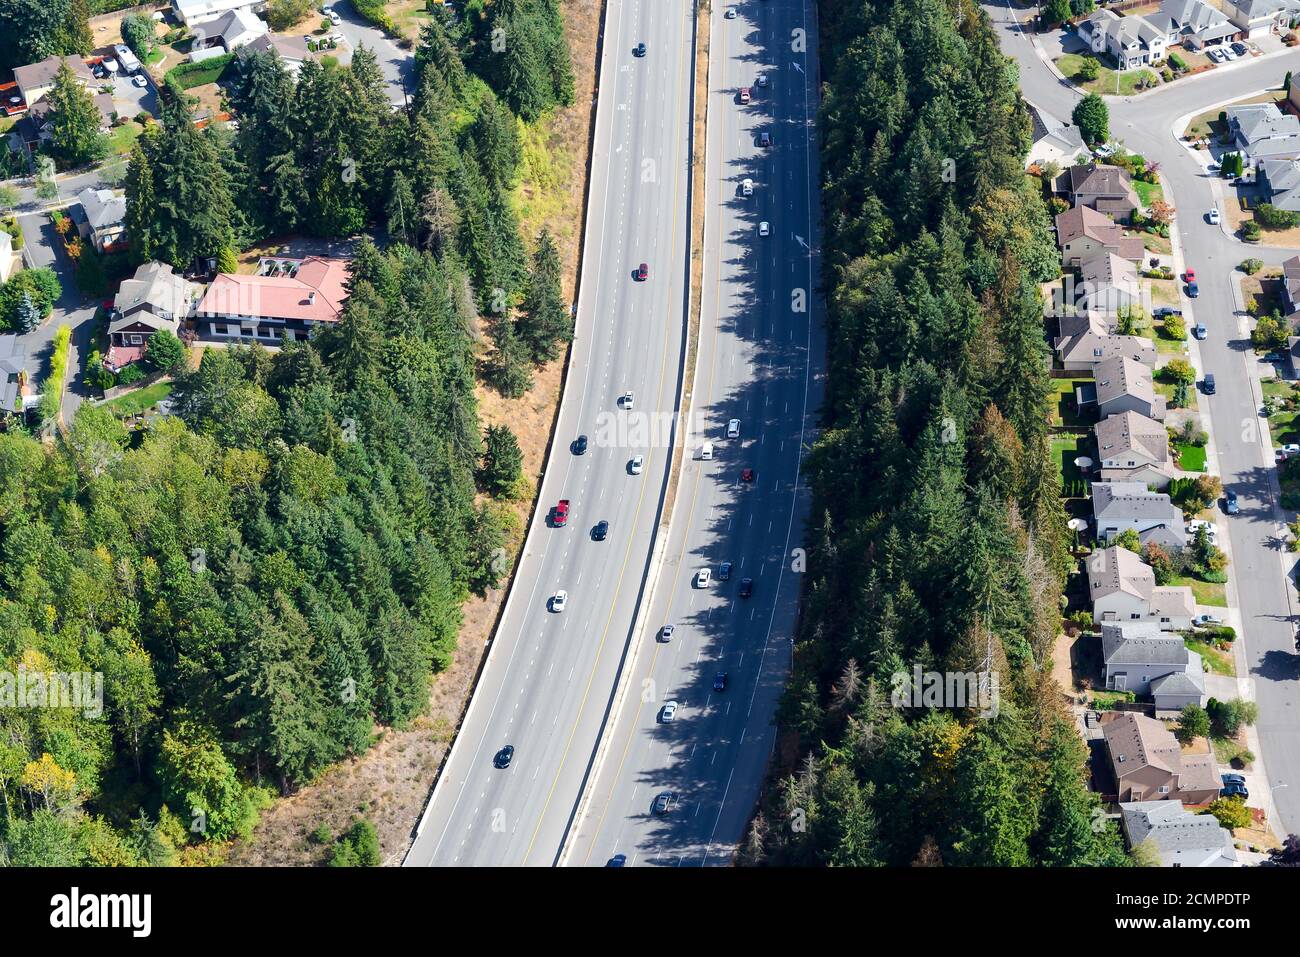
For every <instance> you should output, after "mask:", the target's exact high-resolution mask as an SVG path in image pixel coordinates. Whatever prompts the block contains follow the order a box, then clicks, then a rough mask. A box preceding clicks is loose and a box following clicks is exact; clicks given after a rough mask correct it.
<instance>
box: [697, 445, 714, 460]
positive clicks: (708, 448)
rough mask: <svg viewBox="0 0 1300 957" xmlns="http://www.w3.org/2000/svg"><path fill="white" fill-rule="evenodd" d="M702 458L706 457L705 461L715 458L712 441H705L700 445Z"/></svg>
mask: <svg viewBox="0 0 1300 957" xmlns="http://www.w3.org/2000/svg"><path fill="white" fill-rule="evenodd" d="M700 458H701V459H704V460H705V461H707V460H709V459H711V458H713V443H712V442H705V443H704V444H703V445H701V446H700Z"/></svg>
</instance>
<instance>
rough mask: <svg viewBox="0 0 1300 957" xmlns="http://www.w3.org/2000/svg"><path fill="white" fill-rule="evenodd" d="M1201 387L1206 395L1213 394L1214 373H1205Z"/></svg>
mask: <svg viewBox="0 0 1300 957" xmlns="http://www.w3.org/2000/svg"><path fill="white" fill-rule="evenodd" d="M1201 388H1202V389H1203V390H1205V394H1206V395H1214V389H1215V385H1214V373H1213V372H1207V373H1205V378H1204V379H1202V380H1201Z"/></svg>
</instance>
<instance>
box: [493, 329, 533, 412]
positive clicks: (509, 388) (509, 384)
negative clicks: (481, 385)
mask: <svg viewBox="0 0 1300 957" xmlns="http://www.w3.org/2000/svg"><path fill="white" fill-rule="evenodd" d="M488 335H489V336H490V337H491V338H492V345H493V347H494V348H493V352H492V357H491V359H490V360H489V361H488V375H489V377H490V379H491V380H492V383H493V384H494V385H495V386H496V388H497V391H498V392H500V393H501V394H502V395H504V396H505V397H506V398H508V399H517V398H519V397H520V396H521V395H523V394H524V393H525V392H527V391H528V390H529V389H531V388H532V387H533V374H532V372H531V371H530V369H529V368H528V348H527V347H526V346H525V345H524V344H523V343H522V342H520V341H519V339H518V337H517V336H516V334H515V323H514V320H513V319H511V318H510V316H509V314H508V313H504V312H502V313H497V314H495V315H494V316H493V318H492V324H491V328H490V330H489V333H488Z"/></svg>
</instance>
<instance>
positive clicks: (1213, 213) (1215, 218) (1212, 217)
mask: <svg viewBox="0 0 1300 957" xmlns="http://www.w3.org/2000/svg"><path fill="white" fill-rule="evenodd" d="M1205 221H1206V222H1208V223H1209V224H1210V225H1211V226H1217V225H1219V223H1220V222H1222V218H1221V217H1220V216H1219V208H1218V207H1217V206H1214V207H1211V209H1210V211H1209V212H1208V213H1206V214H1205Z"/></svg>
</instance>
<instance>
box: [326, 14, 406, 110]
mask: <svg viewBox="0 0 1300 957" xmlns="http://www.w3.org/2000/svg"><path fill="white" fill-rule="evenodd" d="M332 6H333V7H334V12H335V13H337V14H338V15H339V18H340V19H341V20H342V21H343V22H342V23H338V24H336V25H335V27H334V30H335V31H337V32H338V33H341V34H343V36H344V38H345V39H346V40H347V41H348V46H350V47H351V48H352V49H353V50H356V49H357V48H358V47H360V46H364V47H365V48H366V49H368V50H373V51H374V52H375V55H376V56H377V57H378V58H379V68H380V69H381V70H382V71H383V73H384V79H385V80H386V81H388V92H389V99H391V100H392V102H393V104H394V105H395V106H402V105H405V103H406V97H407V96H413V95H414V94H415V58H414V57H413V56H412V55H411V53H410V52H408V51H406V50H403V49H402V48H401V47H399V46H398V45H397V44H396V43H394V42H393V41H392V40H391V39H390V38H389V37H388V35H387V34H386V33H384V31H383V30H381V29H379V27H377V26H375V25H374V24H373V23H369V22H368V21H366V20H364V19H362V17H361V15H360V14H359V13H357V11H356V8H355V7H354V6H353V5H352V0H338V2H337V3H334V4H332Z"/></svg>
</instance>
